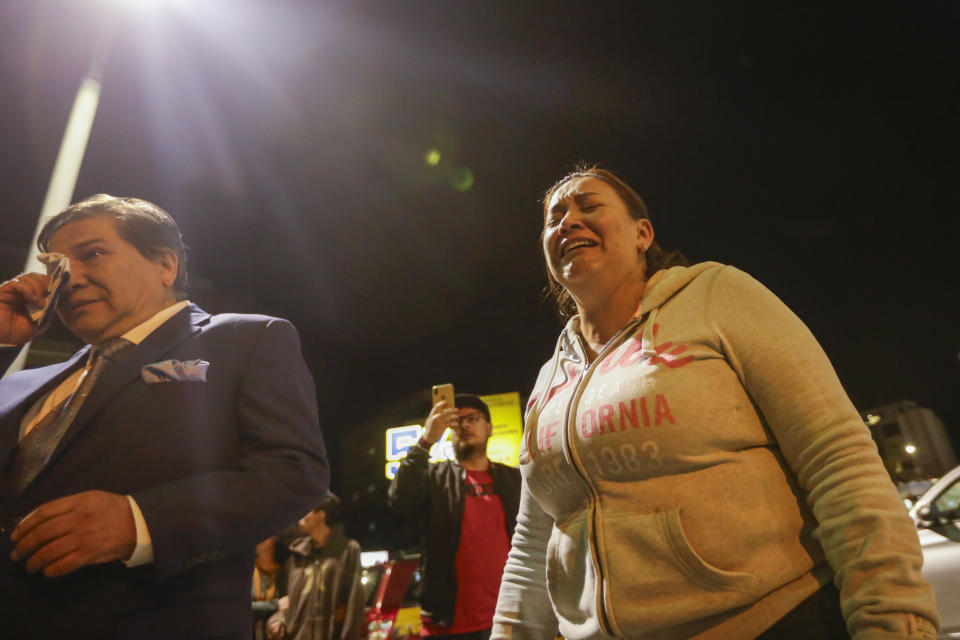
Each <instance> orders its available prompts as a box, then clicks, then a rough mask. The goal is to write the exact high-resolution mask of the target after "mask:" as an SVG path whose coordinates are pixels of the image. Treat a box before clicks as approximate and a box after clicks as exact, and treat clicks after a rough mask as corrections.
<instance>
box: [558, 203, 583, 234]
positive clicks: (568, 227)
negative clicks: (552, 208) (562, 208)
mask: <svg viewBox="0 0 960 640" xmlns="http://www.w3.org/2000/svg"><path fill="white" fill-rule="evenodd" d="M582 228H583V220H582V218H581V216H580V212H579V211H577V210H576V209H575V208H570V209H568V210H567V212H566V213H564V214H563V217H562V218H560V224H559V225H558V229H559V232H560V235H566V234H567V233H570V232H571V231H573V230H574V229H582Z"/></svg>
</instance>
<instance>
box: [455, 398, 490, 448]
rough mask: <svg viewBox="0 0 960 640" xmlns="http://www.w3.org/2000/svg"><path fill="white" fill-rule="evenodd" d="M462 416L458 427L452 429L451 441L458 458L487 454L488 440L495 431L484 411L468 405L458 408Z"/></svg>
mask: <svg viewBox="0 0 960 640" xmlns="http://www.w3.org/2000/svg"><path fill="white" fill-rule="evenodd" d="M457 416H458V417H459V418H460V420H459V423H458V424H457V426H456V427H454V428H453V429H451V430H450V441H451V442H452V444H453V451H454V453H456V456H457V459H458V460H464V459H466V458H470V457H472V456H474V455H476V454H478V453H479V454H481V455H486V453H487V440H489V439H490V434H491V432H492V431H493V425H491V424H490V423H489V422H488V421H487V419H486V417H484V415H483V412H481V411H479V410H477V409H474V408H473V407H466V408H463V409H457Z"/></svg>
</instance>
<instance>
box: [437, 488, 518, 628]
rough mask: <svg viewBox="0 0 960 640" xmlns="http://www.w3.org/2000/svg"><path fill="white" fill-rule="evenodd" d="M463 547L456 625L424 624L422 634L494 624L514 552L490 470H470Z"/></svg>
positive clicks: (459, 550)
mask: <svg viewBox="0 0 960 640" xmlns="http://www.w3.org/2000/svg"><path fill="white" fill-rule="evenodd" d="M464 493H465V499H464V505H463V520H462V521H461V522H460V546H459V547H458V548H457V562H456V572H457V607H456V610H455V612H454V615H453V626H450V627H447V628H444V629H438V628H437V627H435V626H433V625H429V624H427V623H424V625H423V628H422V630H421V633H420V634H421V635H423V636H431V635H444V634H449V633H470V632H471V631H480V630H482V629H489V628H490V627H491V626H493V611H494V609H496V607H497V595H498V594H499V593H500V579H501V578H502V577H503V565H505V564H506V562H507V553H508V552H509V551H510V538H509V537H508V536H507V523H506V520H505V518H504V515H503V503H502V502H501V501H500V496H498V495H497V494H496V493H495V491H494V488H493V476H491V475H490V472H489V471H467V477H466V487H465V488H464Z"/></svg>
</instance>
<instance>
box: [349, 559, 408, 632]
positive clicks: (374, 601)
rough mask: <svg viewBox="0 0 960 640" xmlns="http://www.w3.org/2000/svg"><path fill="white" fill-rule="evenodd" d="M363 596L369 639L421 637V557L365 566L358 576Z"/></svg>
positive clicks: (366, 629) (365, 629) (366, 630)
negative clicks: (419, 598) (362, 588)
mask: <svg viewBox="0 0 960 640" xmlns="http://www.w3.org/2000/svg"><path fill="white" fill-rule="evenodd" d="M360 582H361V584H362V585H363V587H364V590H365V594H366V612H365V615H366V626H365V628H364V631H365V635H364V636H363V637H365V638H367V639H368V640H399V639H401V638H406V637H412V638H419V637H420V605H419V604H418V603H417V591H418V588H419V586H420V556H410V557H407V558H402V559H398V560H390V561H389V562H385V563H383V564H378V565H374V566H372V567H366V568H365V569H363V572H362V573H361V576H360Z"/></svg>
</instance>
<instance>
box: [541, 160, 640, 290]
mask: <svg viewBox="0 0 960 640" xmlns="http://www.w3.org/2000/svg"><path fill="white" fill-rule="evenodd" d="M651 242H653V227H652V226H651V225H650V221H649V220H647V219H640V220H634V219H633V218H632V217H631V216H630V214H629V212H628V211H627V207H626V205H624V203H623V201H622V200H621V199H620V196H618V195H617V192H616V191H614V190H613V188H612V187H610V185H608V184H607V183H606V182H604V181H603V180H599V179H597V178H591V177H583V178H575V179H573V180H571V181H570V182H567V183H566V184H564V185H563V186H562V187H560V188H559V189H557V190H556V191H555V192H554V194H553V196H552V197H551V198H550V202H549V204H548V205H547V210H546V219H545V220H544V229H543V253H544V256H545V257H546V262H547V268H548V269H549V270H550V273H551V275H552V276H553V277H554V278H555V279H556V280H557V282H559V283H560V284H561V285H562V286H563V287H564V288H566V289H567V290H568V291H570V293H571V294H573V295H574V297H575V298H576V297H578V293H581V294H582V293H584V292H585V291H586V290H587V289H590V288H595V287H597V288H599V289H600V290H599V291H598V292H600V291H603V290H604V289H606V288H609V287H613V289H610V291H613V290H614V289H615V288H616V286H617V285H619V284H621V283H623V282H625V281H626V280H627V279H629V278H631V277H637V276H639V277H641V278H643V277H645V265H644V262H643V260H641V259H640V258H639V256H638V253H639V251H641V250H646V248H647V247H649V246H650V243H651Z"/></svg>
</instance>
